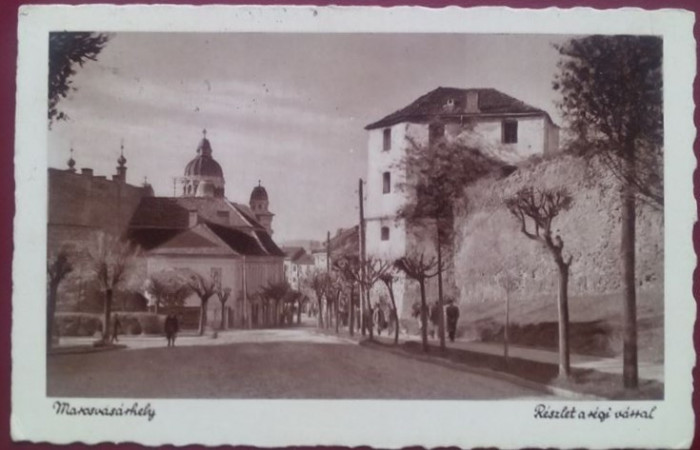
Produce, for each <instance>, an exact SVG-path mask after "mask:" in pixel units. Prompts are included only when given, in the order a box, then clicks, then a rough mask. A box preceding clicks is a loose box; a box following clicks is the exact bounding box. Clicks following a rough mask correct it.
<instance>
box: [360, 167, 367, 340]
mask: <svg viewBox="0 0 700 450" xmlns="http://www.w3.org/2000/svg"><path fill="white" fill-rule="evenodd" d="M358 186H359V188H358V192H359V200H360V328H361V329H362V335H363V336H364V335H365V250H366V247H365V209H364V195H363V189H362V178H360V180H359V183H358Z"/></svg>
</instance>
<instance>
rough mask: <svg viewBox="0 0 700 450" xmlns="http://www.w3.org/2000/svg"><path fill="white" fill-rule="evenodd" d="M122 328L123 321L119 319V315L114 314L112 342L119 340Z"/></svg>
mask: <svg viewBox="0 0 700 450" xmlns="http://www.w3.org/2000/svg"><path fill="white" fill-rule="evenodd" d="M121 330H122V323H121V321H120V320H119V316H118V315H116V314H115V315H114V324H113V325H112V338H111V339H110V342H111V343H114V342H119V332H120V331H121Z"/></svg>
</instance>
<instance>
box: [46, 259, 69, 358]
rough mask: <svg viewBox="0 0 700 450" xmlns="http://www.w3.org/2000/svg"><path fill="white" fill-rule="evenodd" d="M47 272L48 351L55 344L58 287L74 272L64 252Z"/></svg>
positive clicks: (49, 265)
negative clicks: (54, 330) (53, 338)
mask: <svg viewBox="0 0 700 450" xmlns="http://www.w3.org/2000/svg"><path fill="white" fill-rule="evenodd" d="M46 271H47V275H48V279H47V281H48V285H47V296H46V298H47V300H48V304H47V305H46V349H47V350H49V349H51V346H52V344H53V340H52V337H53V322H54V316H55V315H56V301H57V300H58V286H59V284H60V283H61V281H63V279H64V278H65V277H66V275H68V274H69V273H71V272H72V271H73V265H72V264H71V263H70V262H69V261H68V254H67V252H65V251H64V250H61V251H60V252H58V255H56V257H55V258H54V259H53V261H52V262H50V263H47V266H46Z"/></svg>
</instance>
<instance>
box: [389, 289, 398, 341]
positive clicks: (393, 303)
mask: <svg viewBox="0 0 700 450" xmlns="http://www.w3.org/2000/svg"><path fill="white" fill-rule="evenodd" d="M386 287H387V289H388V290H389V299H390V300H391V314H392V317H391V318H390V319H389V320H391V319H393V320H394V345H398V343H399V312H398V310H397V309H396V299H395V298H394V287H393V286H392V285H391V284H387V286H386Z"/></svg>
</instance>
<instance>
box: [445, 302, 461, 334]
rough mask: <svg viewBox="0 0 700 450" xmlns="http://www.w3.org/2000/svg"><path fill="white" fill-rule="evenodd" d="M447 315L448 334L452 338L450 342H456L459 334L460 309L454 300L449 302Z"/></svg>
mask: <svg viewBox="0 0 700 450" xmlns="http://www.w3.org/2000/svg"><path fill="white" fill-rule="evenodd" d="M445 314H446V315H447V334H448V335H449V336H450V342H454V341H455V334H457V320H459V307H458V306H457V305H455V302H454V300H452V299H449V300H448V301H447V310H446V311H445Z"/></svg>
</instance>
